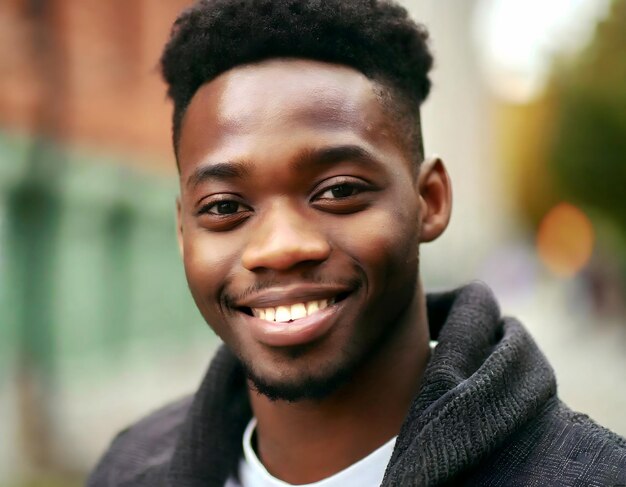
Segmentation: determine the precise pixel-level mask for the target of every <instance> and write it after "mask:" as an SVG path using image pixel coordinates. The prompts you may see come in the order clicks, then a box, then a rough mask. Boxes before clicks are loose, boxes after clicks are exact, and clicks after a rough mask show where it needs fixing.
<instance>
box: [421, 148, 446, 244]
mask: <svg viewBox="0 0 626 487" xmlns="http://www.w3.org/2000/svg"><path fill="white" fill-rule="evenodd" d="M417 184H418V189H419V197H420V204H421V217H420V222H421V228H420V243H425V242H432V241H433V240H435V239H436V238H438V237H439V236H440V235H441V234H442V233H443V232H444V230H445V229H446V228H447V226H448V223H449V222H450V214H451V212H452V184H451V183H450V177H449V176H448V172H447V171H446V168H445V166H444V164H443V161H442V160H441V159H439V158H434V159H429V160H427V161H424V162H422V165H421V167H420V173H419V176H418V183H417Z"/></svg>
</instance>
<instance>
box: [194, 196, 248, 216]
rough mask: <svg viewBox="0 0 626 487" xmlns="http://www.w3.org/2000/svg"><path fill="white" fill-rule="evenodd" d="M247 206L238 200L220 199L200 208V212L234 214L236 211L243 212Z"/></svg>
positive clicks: (221, 214)
mask: <svg viewBox="0 0 626 487" xmlns="http://www.w3.org/2000/svg"><path fill="white" fill-rule="evenodd" d="M245 209H246V207H245V206H244V205H242V204H241V203H239V202H237V201H232V200H224V201H218V202H216V203H211V204H208V205H206V206H204V207H203V208H201V209H200V212H199V213H200V214H202V213H208V214H211V215H220V216H226V215H234V214H236V213H241V212H242V211H244V210H245Z"/></svg>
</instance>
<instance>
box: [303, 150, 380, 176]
mask: <svg viewBox="0 0 626 487" xmlns="http://www.w3.org/2000/svg"><path fill="white" fill-rule="evenodd" d="M342 161H356V162H360V163H363V164H365V165H369V166H377V165H379V164H380V162H379V160H378V158H377V157H376V156H375V155H374V154H372V153H371V152H369V151H368V150H366V149H365V148H363V147H361V146H358V145H340V146H333V147H322V148H319V149H307V150H305V151H304V152H303V153H302V154H301V155H300V157H298V158H297V161H296V162H295V163H294V167H295V168H296V169H298V170H301V169H306V168H309V167H310V166H329V165H332V164H336V163H338V162H342Z"/></svg>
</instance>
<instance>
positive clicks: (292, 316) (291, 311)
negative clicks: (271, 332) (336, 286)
mask: <svg viewBox="0 0 626 487" xmlns="http://www.w3.org/2000/svg"><path fill="white" fill-rule="evenodd" d="M349 294H350V293H349V292H345V293H340V294H338V295H336V296H333V297H331V298H326V299H318V300H312V301H303V302H300V303H291V304H282V305H278V306H272V307H267V308H249V307H242V308H239V310H240V311H242V312H243V313H245V314H247V315H249V316H254V317H255V318H259V319H261V320H265V321H269V322H271V323H291V322H294V321H297V320H299V319H302V318H306V317H307V316H311V315H314V314H316V313H319V312H320V311H322V310H324V309H326V308H328V307H330V306H333V305H334V304H337V303H339V302H341V301H343V300H344V299H346V298H347V297H348V295H349Z"/></svg>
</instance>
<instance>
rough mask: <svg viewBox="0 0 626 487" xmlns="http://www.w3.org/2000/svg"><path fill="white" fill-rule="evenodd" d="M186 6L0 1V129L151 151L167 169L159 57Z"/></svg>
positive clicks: (164, 1)
mask: <svg viewBox="0 0 626 487" xmlns="http://www.w3.org/2000/svg"><path fill="white" fill-rule="evenodd" d="M190 3H191V0H48V1H46V0H28V1H27V0H2V2H1V4H0V128H4V129H13V130H15V129H17V130H19V131H24V130H25V131H27V132H31V133H32V132H49V133H51V134H52V135H53V136H55V137H58V138H60V139H62V140H64V141H68V142H71V143H80V144H83V145H87V146H95V147H106V148H110V149H113V150H119V151H127V152H128V151H131V152H138V153H141V154H144V155H148V156H152V155H154V156H156V157H154V161H158V162H155V164H156V165H160V166H165V165H167V166H169V165H170V164H171V160H172V154H171V143H170V114H171V107H170V105H169V102H167V100H166V97H165V85H164V84H163V82H162V81H161V79H160V76H159V73H158V59H159V55H160V51H161V49H162V47H163V44H164V43H165V41H166V39H167V37H168V34H169V29H170V26H171V24H172V22H173V20H174V19H175V17H176V15H177V13H178V12H180V11H181V10H182V9H183V8H184V7H185V6H187V5H189V4H190ZM146 159H148V160H149V159H150V157H148V158H146ZM168 161H170V162H169V163H168Z"/></svg>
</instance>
